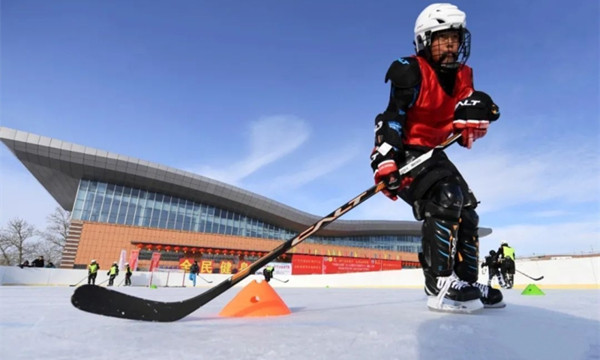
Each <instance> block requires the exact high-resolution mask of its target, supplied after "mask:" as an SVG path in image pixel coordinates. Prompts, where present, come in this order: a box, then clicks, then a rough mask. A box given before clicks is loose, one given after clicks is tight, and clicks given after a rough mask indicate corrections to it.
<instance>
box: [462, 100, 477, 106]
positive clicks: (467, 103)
mask: <svg viewBox="0 0 600 360" xmlns="http://www.w3.org/2000/svg"><path fill="white" fill-rule="evenodd" d="M480 102H481V100H472V99H465V100H462V101H459V102H458V104H457V105H460V106H476V105H477V104H479V103H480Z"/></svg>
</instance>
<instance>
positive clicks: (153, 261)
mask: <svg viewBox="0 0 600 360" xmlns="http://www.w3.org/2000/svg"><path fill="white" fill-rule="evenodd" d="M159 261H160V253H159V252H153V253H152V259H151V260H150V269H149V270H148V271H154V270H155V269H156V268H157V267H158V262H159Z"/></svg>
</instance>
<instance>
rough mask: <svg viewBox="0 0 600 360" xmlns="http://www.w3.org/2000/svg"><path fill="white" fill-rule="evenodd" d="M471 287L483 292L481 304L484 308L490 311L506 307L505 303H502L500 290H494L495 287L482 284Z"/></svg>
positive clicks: (474, 284)
mask: <svg viewBox="0 0 600 360" xmlns="http://www.w3.org/2000/svg"><path fill="white" fill-rule="evenodd" d="M471 286H473V287H476V288H478V289H479V291H480V292H481V297H480V298H479V299H480V300H481V303H482V304H483V307H485V308H488V309H500V308H503V307H506V304H505V303H504V301H502V299H503V297H502V292H501V291H500V290H498V289H494V288H493V287H491V286H489V285H485V284H481V283H478V282H476V283H473V284H471Z"/></svg>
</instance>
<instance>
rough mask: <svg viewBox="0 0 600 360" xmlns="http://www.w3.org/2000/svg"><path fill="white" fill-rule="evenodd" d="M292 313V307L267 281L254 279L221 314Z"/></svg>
mask: <svg viewBox="0 0 600 360" xmlns="http://www.w3.org/2000/svg"><path fill="white" fill-rule="evenodd" d="M288 314H291V311H290V309H289V308H288V307H287V305H286V304H285V303H284V302H283V300H281V298H280V297H279V295H277V293H276V292H275V290H273V288H272V287H271V285H269V283H268V282H266V281H261V282H256V280H252V282H251V283H249V284H248V285H246V286H245V287H244V288H243V289H242V291H240V292H239V294H237V295H236V296H235V297H234V298H233V299H231V301H230V302H229V303H228V304H227V305H226V306H225V307H224V308H223V310H221V312H220V313H219V315H220V316H232V317H246V316H275V315H288Z"/></svg>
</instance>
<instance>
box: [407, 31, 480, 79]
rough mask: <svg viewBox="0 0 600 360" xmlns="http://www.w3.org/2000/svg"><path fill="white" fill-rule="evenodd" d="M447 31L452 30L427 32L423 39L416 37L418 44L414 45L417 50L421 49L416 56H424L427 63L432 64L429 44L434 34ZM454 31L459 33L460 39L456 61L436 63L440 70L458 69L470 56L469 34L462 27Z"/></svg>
mask: <svg viewBox="0 0 600 360" xmlns="http://www.w3.org/2000/svg"><path fill="white" fill-rule="evenodd" d="M449 30H453V29H452V28H450V29H444V30H440V31H436V32H430V31H427V32H426V33H425V35H424V39H423V38H422V37H421V36H418V37H417V42H418V43H417V44H416V47H417V49H421V50H420V51H418V54H419V55H423V56H425V57H426V58H427V59H428V60H429V61H431V62H432V63H433V58H432V55H431V44H432V42H433V38H434V36H435V34H436V33H439V32H443V31H449ZM456 30H457V31H458V32H459V37H460V45H459V47H458V51H457V54H456V61H454V62H451V63H442V62H441V60H440V61H438V62H437V63H436V65H438V66H440V67H442V68H447V69H456V68H459V67H460V66H462V65H464V64H465V63H466V62H467V60H468V59H469V55H470V54H471V33H470V32H469V30H467V29H466V28H463V27H461V28H459V29H456Z"/></svg>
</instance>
